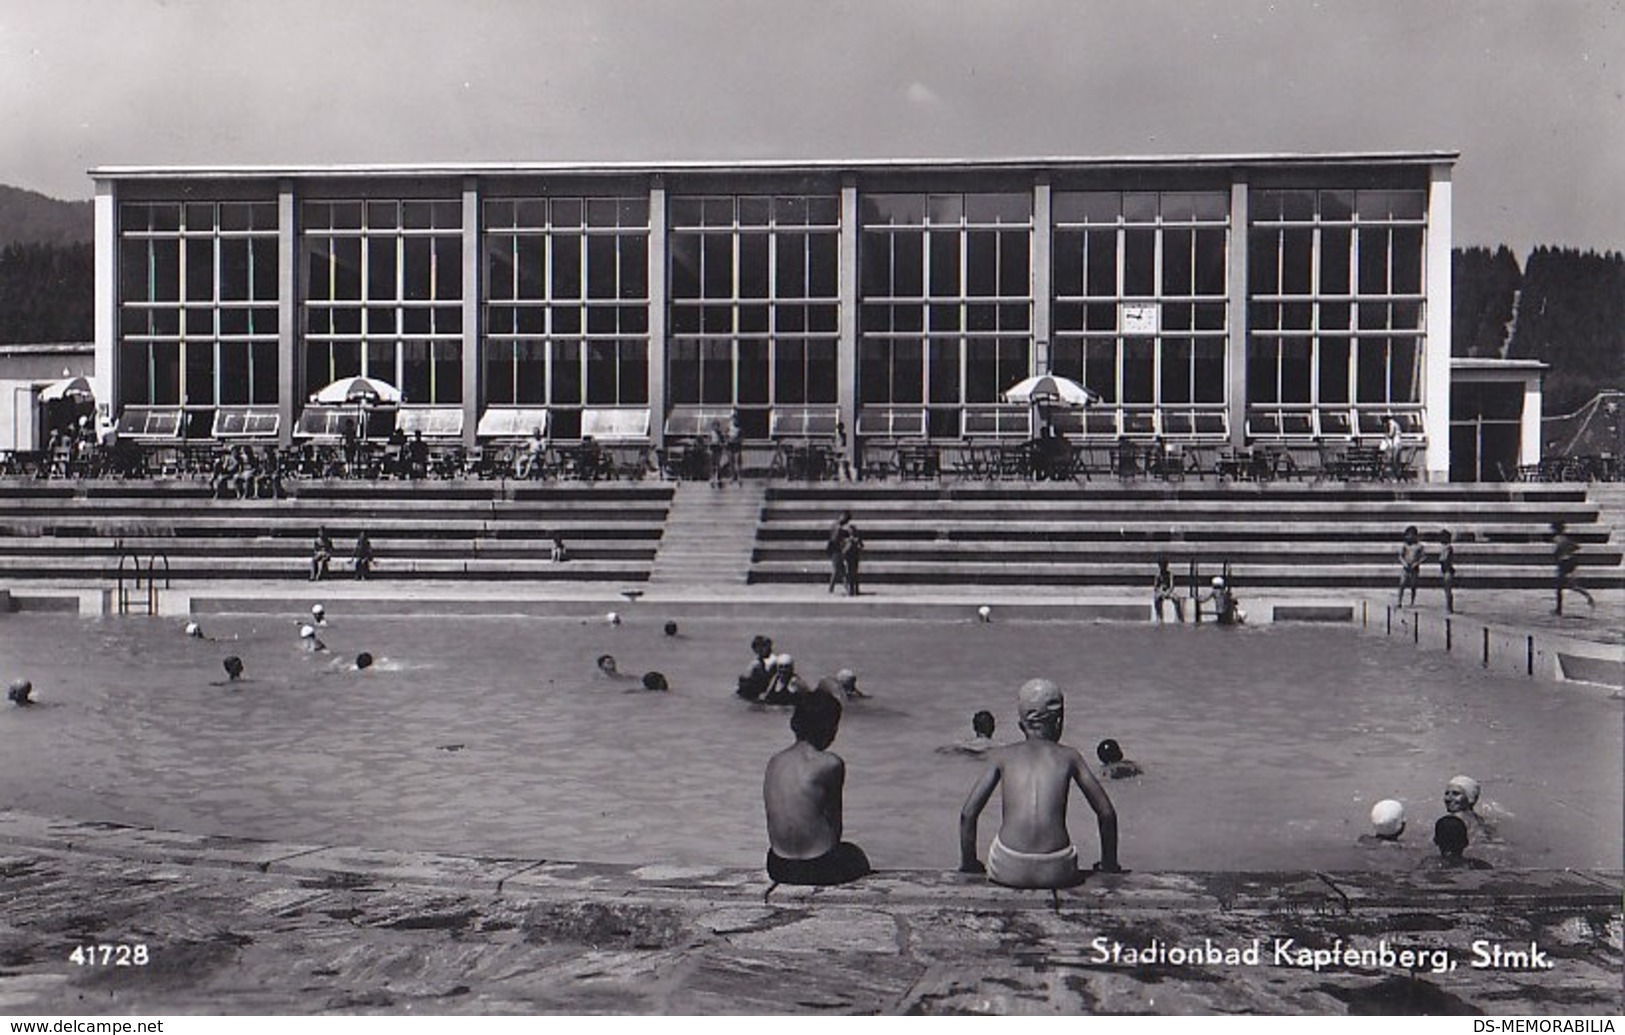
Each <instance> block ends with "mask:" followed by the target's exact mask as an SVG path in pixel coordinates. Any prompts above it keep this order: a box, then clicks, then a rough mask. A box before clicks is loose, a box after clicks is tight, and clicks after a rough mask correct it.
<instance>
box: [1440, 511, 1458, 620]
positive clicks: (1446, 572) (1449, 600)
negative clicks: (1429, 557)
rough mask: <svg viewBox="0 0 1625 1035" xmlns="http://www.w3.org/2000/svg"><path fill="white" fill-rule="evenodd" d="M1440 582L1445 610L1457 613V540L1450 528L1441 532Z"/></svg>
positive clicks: (1448, 612) (1447, 612)
mask: <svg viewBox="0 0 1625 1035" xmlns="http://www.w3.org/2000/svg"><path fill="white" fill-rule="evenodd" d="M1439 583H1440V585H1441V586H1443V587H1444V610H1445V613H1446V614H1455V613H1456V540H1455V537H1454V536H1452V535H1451V534H1450V529H1448V528H1446V529H1441V530H1440V532H1439Z"/></svg>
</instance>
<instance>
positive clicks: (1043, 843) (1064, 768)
mask: <svg viewBox="0 0 1625 1035" xmlns="http://www.w3.org/2000/svg"><path fill="white" fill-rule="evenodd" d="M1016 699H1017V702H1018V714H1019V715H1020V717H1021V732H1022V734H1023V735H1024V736H1025V737H1026V738H1027V739H1026V740H1024V741H1022V742H1021V743H1019V744H1011V745H1010V746H1008V747H1002V748H996V749H995V750H993V751H990V752H988V758H989V765H988V769H987V772H986V773H984V774H983V775H982V778H981V780H979V781H977V784H976V786H975V787H973V788H971V792H970V797H968V798H966V799H965V805H964V807H963V808H961V809H960V810H959V869H960V871H961V872H963V873H986V874H987V875H988V877H989V878H990V879H991V880H992V881H993V882H994V883H995V884H1003V885H1005V886H1006V887H1011V888H1065V887H1071V886H1072V885H1074V884H1077V883H1079V882H1080V881H1081V880H1082V879H1083V872H1082V871H1080V870H1079V869H1078V851H1077V849H1076V848H1074V847H1073V846H1072V835H1071V834H1069V833H1068V832H1067V829H1066V799H1067V794H1068V792H1069V791H1070V790H1071V785H1072V784H1074V783H1076V784H1077V785H1078V790H1080V791H1082V792H1083V796H1084V798H1086V799H1087V800H1088V802H1089V806H1090V807H1091V808H1093V809H1094V810H1095V818H1096V820H1097V821H1098V822H1099V824H1100V861H1099V862H1097V863H1095V866H1094V868H1095V869H1097V870H1100V871H1103V872H1106V873H1118V872H1121V868H1120V867H1119V866H1118V864H1117V810H1116V809H1114V808H1112V800H1111V798H1110V797H1108V796H1107V795H1106V789H1105V788H1104V787H1102V786H1100V781H1099V780H1097V779H1095V774H1093V773H1091V772H1090V771H1089V767H1088V766H1087V765H1085V764H1084V761H1083V756H1082V755H1080V754H1078V751H1077V749H1076V748H1072V747H1067V746H1066V745H1064V744H1062V743H1060V740H1061V727H1062V726H1063V725H1064V723H1065V721H1066V699H1065V698H1064V697H1063V696H1062V695H1061V690H1060V688H1059V687H1057V686H1056V685H1055V684H1054V683H1052V682H1050V681H1049V680H1048V679H1029V680H1028V681H1027V682H1025V683H1023V684H1022V685H1021V689H1020V690H1018V691H1016ZM1001 782H1002V783H1003V784H1004V797H1003V799H1002V812H1003V817H1002V820H1001V825H1000V827H999V832H998V834H997V835H996V836H995V837H994V838H993V844H992V846H991V847H990V848H989V849H988V853H987V865H986V866H983V865H982V862H981V860H980V859H978V858H977V857H976V821H977V819H978V818H980V816H981V815H982V809H983V808H985V807H986V806H987V802H988V799H989V798H991V797H992V796H993V790H994V788H996V787H998V786H999V784H1000V783H1001Z"/></svg>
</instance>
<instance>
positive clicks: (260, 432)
mask: <svg viewBox="0 0 1625 1035" xmlns="http://www.w3.org/2000/svg"><path fill="white" fill-rule="evenodd" d="M281 426H282V418H281V416H280V415H279V414H278V413H277V411H276V410H274V409H265V408H256V407H253V406H222V407H220V408H219V409H218V410H215V411H214V428H213V431H212V432H211V433H212V434H213V435H214V437H215V438H275V437H276V433H277V429H278V428H280V427H281Z"/></svg>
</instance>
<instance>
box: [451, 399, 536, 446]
mask: <svg viewBox="0 0 1625 1035" xmlns="http://www.w3.org/2000/svg"><path fill="white" fill-rule="evenodd" d="M547 426H548V425H547V411H546V410H538V409H525V408H523V407H513V406H505V407H495V406H493V407H492V408H490V409H488V410H486V411H485V412H484V413H482V414H480V423H479V426H478V427H477V428H475V429H474V434H475V435H477V436H479V437H480V438H529V437H530V435H531V433H532V432H535V431H537V430H540V431H541V433H542V434H543V435H546V434H547ZM424 434H425V435H427V434H428V432H424Z"/></svg>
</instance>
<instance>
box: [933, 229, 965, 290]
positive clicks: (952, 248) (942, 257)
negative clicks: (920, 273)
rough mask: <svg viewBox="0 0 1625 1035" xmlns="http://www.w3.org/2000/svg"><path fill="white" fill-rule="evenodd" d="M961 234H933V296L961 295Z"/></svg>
mask: <svg viewBox="0 0 1625 1035" xmlns="http://www.w3.org/2000/svg"><path fill="white" fill-rule="evenodd" d="M959 284H960V279H959V234H958V232H956V231H948V230H934V231H932V233H931V294H932V295H934V296H937V297H943V296H948V297H955V296H957V295H958V294H959Z"/></svg>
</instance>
